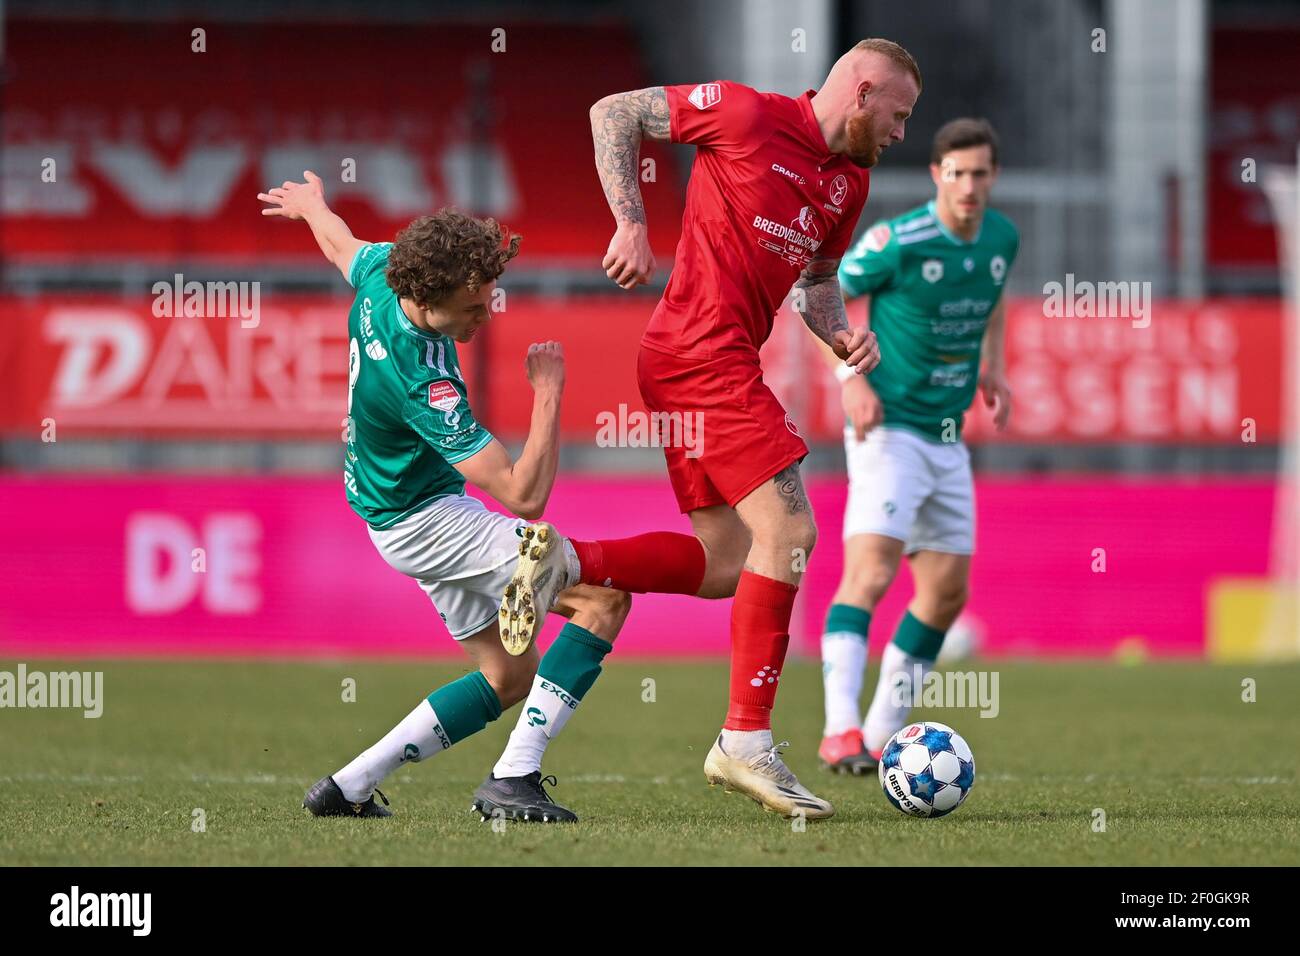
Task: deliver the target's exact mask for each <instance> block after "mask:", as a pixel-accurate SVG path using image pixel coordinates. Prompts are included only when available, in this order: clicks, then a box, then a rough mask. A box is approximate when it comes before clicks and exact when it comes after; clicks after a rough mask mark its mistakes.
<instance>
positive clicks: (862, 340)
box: [831, 329, 880, 375]
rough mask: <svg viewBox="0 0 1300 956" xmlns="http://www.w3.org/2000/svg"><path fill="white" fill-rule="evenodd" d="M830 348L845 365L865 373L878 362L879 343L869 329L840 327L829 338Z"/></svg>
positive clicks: (862, 373)
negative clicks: (840, 328)
mask: <svg viewBox="0 0 1300 956" xmlns="http://www.w3.org/2000/svg"><path fill="white" fill-rule="evenodd" d="M831 349H832V350H834V352H835V354H836V355H837V356H838V357H840V358H842V359H844V363H845V364H846V365H851V366H853V368H854V370H855V371H856V372H857V373H858V374H860V375H865V374H867V372H870V371H871V370H872V369H874V368H875V367H876V366H877V365H879V364H880V345H879V344H878V343H877V342H876V333H875V332H872V331H871V330H870V329H842V330H840V331H839V332H836V333H835V334H834V336H832V338H831Z"/></svg>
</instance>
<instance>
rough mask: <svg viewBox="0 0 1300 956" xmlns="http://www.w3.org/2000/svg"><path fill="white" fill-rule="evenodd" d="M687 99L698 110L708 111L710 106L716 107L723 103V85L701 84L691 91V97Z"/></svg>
mask: <svg viewBox="0 0 1300 956" xmlns="http://www.w3.org/2000/svg"><path fill="white" fill-rule="evenodd" d="M686 99H687V100H689V101H690V104H691V105H692V106H694V107H695V108H696V109H697V110H707V109H708V108H709V107H710V106H716V105H717V104H718V103H720V102H722V85H721V84H720V83H701V84H700V85H699V86H697V87H696V88H695V89H693V90H691V94H690V96H688V97H686Z"/></svg>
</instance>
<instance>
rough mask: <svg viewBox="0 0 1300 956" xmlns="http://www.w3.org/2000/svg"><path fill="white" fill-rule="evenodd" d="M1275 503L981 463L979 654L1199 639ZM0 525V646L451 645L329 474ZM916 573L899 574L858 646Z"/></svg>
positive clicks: (671, 604)
mask: <svg viewBox="0 0 1300 956" xmlns="http://www.w3.org/2000/svg"><path fill="white" fill-rule="evenodd" d="M844 494H845V487H844V483H843V481H841V480H839V479H837V478H835V477H833V476H824V477H817V478H814V479H813V480H812V482H811V495H812V499H813V504H814V507H815V509H816V512H817V515H818V518H819V523H820V526H821V537H820V542H819V544H818V547H817V550H816V552H815V553H814V555H813V557H812V560H811V564H810V567H809V570H808V576H807V578H806V581H805V587H804V589H803V591H802V593H801V597H800V604H799V607H798V609H797V613H796V619H795V621H794V623H793V625H792V632H793V634H794V638H795V644H794V648H795V650H796V652H803V653H816V647H817V638H818V634H819V632H820V626H821V621H822V619H823V616H824V614H825V610H826V606H827V603H828V602H829V601H830V599H831V596H832V594H833V592H834V590H835V586H836V583H837V581H838V578H839V572H840V558H841V547H840V541H839V530H840V524H841V513H842V508H843V502H844ZM1273 498H1274V487H1273V485H1272V484H1271V483H1269V482H1256V481H1243V480H1237V479H1234V480H1221V481H1220V480H1212V481H1197V482H1186V483H1184V482H1176V481H1170V480H1158V481H1139V482H1133V481H1122V480H1116V479H1105V480H1099V479H1086V480H1084V479H1079V480H1042V481H1033V480H1024V479H1017V480H1014V481H1012V480H997V479H984V480H981V481H979V482H978V487H977V499H978V509H979V513H978V539H979V544H978V547H979V553H978V555H977V558H976V560H975V564H974V574H973V580H972V598H971V604H970V608H969V612H970V620H971V621H972V627H973V628H974V629H975V631H976V632H978V633H979V634H980V635H981V637H982V647H983V649H984V650H985V651H986V652H987V653H988V654H990V655H1039V654H1044V655H1080V656H1096V655H1105V654H1109V653H1112V652H1113V651H1114V650H1115V648H1116V647H1117V646H1118V645H1120V644H1121V642H1124V641H1127V640H1131V639H1133V638H1139V639H1141V640H1142V642H1143V643H1144V645H1145V646H1146V648H1147V649H1148V650H1150V651H1151V652H1152V653H1154V654H1161V655H1176V656H1198V655H1200V654H1201V653H1202V650H1203V648H1204V635H1205V601H1206V594H1207V590H1208V587H1209V585H1210V583H1211V582H1212V581H1213V580H1214V579H1215V578H1217V577H1219V576H1240V575H1254V574H1261V573H1263V572H1264V571H1265V569H1266V565H1267V553H1268V530H1269V522H1270V519H1271V515H1272V509H1273ZM547 518H548V519H549V520H551V521H553V522H554V523H556V524H557V525H558V526H559V527H560V528H561V529H563V530H565V531H566V532H568V533H571V534H573V535H575V536H578V537H622V536H627V535H632V534H636V533H639V532H641V531H646V530H654V529H668V530H682V531H686V530H689V525H688V523H687V521H686V519H685V518H684V517H682V516H681V515H680V514H678V513H677V511H676V507H675V505H674V502H673V499H672V496H671V494H670V492H669V489H668V486H667V483H666V482H665V481H662V480H659V479H657V478H644V477H635V478H605V477H601V478H595V477H587V478H583V477H565V478H562V479H561V481H560V482H559V485H558V487H557V489H556V492H555V494H554V496H553V497H552V501H551V505H550V508H549V509H548V511H547ZM0 522H2V524H0V526H2V527H3V528H4V533H3V535H2V536H0V566H2V567H3V574H0V655H8V656H14V655H27V656H60V655H68V656H74V655H76V656H83V655H105V656H115V655H133V656H172V655H203V656H284V657H295V656H311V657H336V656H337V657H353V656H392V655H402V656H427V655H450V654H455V653H456V649H455V647H454V642H453V641H452V640H451V638H450V637H449V636H448V635H447V632H446V630H445V628H444V627H443V625H442V623H441V622H440V621H439V619H438V616H437V614H435V613H434V611H433V610H432V608H431V607H430V605H429V602H428V599H427V598H426V597H425V595H424V593H423V592H422V591H421V590H420V589H419V587H418V586H416V585H415V584H414V583H413V582H411V581H410V580H408V579H405V578H403V577H402V576H401V575H399V574H398V573H397V572H395V571H393V570H392V569H391V568H389V566H388V565H387V564H385V563H384V561H383V560H382V559H381V558H380V557H379V555H378V554H377V553H376V552H375V550H374V548H373V546H372V545H371V543H370V540H369V538H368V536H367V534H366V528H365V525H364V524H363V523H362V522H361V520H360V519H359V518H357V517H356V516H355V515H353V514H352V512H351V511H350V510H349V509H348V507H347V505H346V503H345V500H344V497H343V489H342V487H341V485H340V484H339V483H337V482H335V481H333V480H328V479H323V478H256V479H253V478H248V479H243V478H209V477H203V478H198V477H194V478H191V477H179V476H168V477H158V478H152V477H151V478H121V479H115V478H98V477H97V478H62V477H59V478H51V477H14V476H7V477H3V478H0ZM1103 567H1104V570H1100V568H1103ZM910 590H911V585H910V581H909V580H908V579H907V574H906V572H903V573H902V574H900V578H899V581H898V582H897V584H896V586H895V591H894V593H891V595H890V596H889V598H888V599H887V601H886V602H885V603H884V604H883V605H882V606H881V608H880V609H879V611H878V613H877V616H876V622H875V624H874V626H873V636H872V647H873V650H875V651H878V650H879V648H880V646H881V645H883V643H885V642H886V641H887V640H888V638H889V635H890V633H891V632H892V629H893V627H894V624H895V623H896V622H897V620H898V617H899V616H900V614H901V613H902V609H903V607H904V606H905V605H906V602H907V600H908V597H909V595H910ZM729 606H730V602H727V601H702V600H698V599H695V598H688V597H676V596H657V595H639V596H637V597H636V599H635V601H634V604H633V611H632V616H631V618H630V620H629V622H628V625H627V627H626V629H625V631H624V633H623V635H622V636H621V638H620V642H619V648H618V650H619V652H620V656H626V657H638V656H661V655H671V656H717V655H723V654H725V653H726V650H727V646H728V639H727V625H728V613H729ZM558 627H559V622H558V621H552V622H551V624H550V625H549V627H548V631H547V635H548V637H547V639H549V635H552V634H554V632H555V631H556V630H558Z"/></svg>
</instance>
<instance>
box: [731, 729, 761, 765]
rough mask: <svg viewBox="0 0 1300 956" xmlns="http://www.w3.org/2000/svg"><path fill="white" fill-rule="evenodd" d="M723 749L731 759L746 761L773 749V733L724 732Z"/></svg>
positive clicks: (757, 731) (755, 731)
mask: <svg viewBox="0 0 1300 956" xmlns="http://www.w3.org/2000/svg"><path fill="white" fill-rule="evenodd" d="M722 749H723V751H725V752H726V754H727V756H729V757H736V758H738V759H741V760H744V759H746V758H748V757H752V756H754V755H755V754H759V753H762V752H763V751H764V750H771V749H772V731H771V730H770V729H769V730H724V731H723V732H722Z"/></svg>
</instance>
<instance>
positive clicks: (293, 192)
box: [257, 169, 325, 219]
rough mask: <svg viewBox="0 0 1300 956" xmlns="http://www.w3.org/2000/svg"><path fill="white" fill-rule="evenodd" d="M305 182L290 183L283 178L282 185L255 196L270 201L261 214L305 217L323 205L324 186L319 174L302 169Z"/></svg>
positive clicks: (287, 217) (295, 217) (294, 217)
mask: <svg viewBox="0 0 1300 956" xmlns="http://www.w3.org/2000/svg"><path fill="white" fill-rule="evenodd" d="M302 175H303V179H304V180H306V181H305V182H301V183H291V182H289V181H288V180H285V183H284V185H283V186H277V187H276V188H275V189H271V190H269V191H267V192H264V193H258V194H257V198H258V199H260V200H262V202H264V203H270V204H271V205H270V206H268V207H267V208H266V209H263V210H262V215H263V216H281V217H283V218H285V219H305V218H306V216H307V213H309V212H311V211H312V210H313V209H318V208H320V207H321V206H324V205H325V186H324V184H323V183H322V182H321V179H320V177H319V176H317V175H316V174H315V173H313V172H312V171H311V170H310V169H308V170H304V171H303V174H302Z"/></svg>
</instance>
